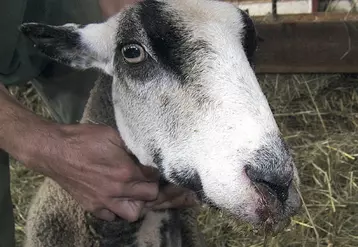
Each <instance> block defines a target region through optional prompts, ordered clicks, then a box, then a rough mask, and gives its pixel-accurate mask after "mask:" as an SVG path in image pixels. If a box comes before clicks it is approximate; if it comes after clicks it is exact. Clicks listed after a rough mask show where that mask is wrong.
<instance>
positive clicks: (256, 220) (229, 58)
mask: <svg viewBox="0 0 358 247" xmlns="http://www.w3.org/2000/svg"><path fill="white" fill-rule="evenodd" d="M21 30H22V32H23V33H25V34H26V35H27V36H29V37H30V38H31V39H32V40H33V41H34V42H35V44H36V45H37V47H38V48H39V49H40V50H41V51H42V52H43V53H44V54H46V55H47V56H49V57H51V58H52V59H54V60H57V61H59V62H62V63H64V64H67V65H69V66H72V67H75V68H79V69H88V68H93V67H95V68H99V69H101V70H102V71H104V72H105V73H107V74H109V75H111V76H112V77H113V84H112V97H113V105H114V110H115V119H116V123H117V126H118V129H119V131H120V133H121V135H122V137H123V139H124V141H125V143H126V145H127V146H128V148H129V149H130V150H131V151H132V152H133V153H134V154H135V155H136V156H137V158H138V159H139V160H140V162H141V163H142V164H144V165H149V166H154V167H157V168H158V169H159V170H160V172H161V174H162V176H163V177H164V178H165V179H166V180H167V181H169V182H172V183H175V184H178V185H182V186H185V187H187V188H190V189H192V190H193V191H195V192H196V193H197V194H198V196H199V197H200V198H201V200H202V201H203V202H206V203H210V204H211V205H213V206H216V207H218V208H221V209H226V210H228V211H230V212H231V213H232V214H233V215H235V216H237V217H239V218H241V219H244V220H247V221H248V222H250V223H253V224H257V225H261V224H263V223H265V224H268V225H270V226H272V227H273V228H274V229H277V228H280V226H281V225H282V223H283V222H286V221H287V219H288V218H289V217H290V216H292V215H293V214H295V213H296V212H297V210H298V209H299V207H300V199H299V196H298V193H297V191H296V189H295V186H294V184H298V177H297V171H296V168H295V165H294V162H293V160H292V156H291V154H290V151H289V149H288V147H287V146H286V144H285V142H284V140H283V139H282V137H281V135H280V131H279V129H278V127H277V125H276V122H275V119H274V117H273V114H272V112H271V110H270V107H269V105H268V102H267V100H266V98H265V96H264V94H263V93H262V91H261V88H260V86H259V84H258V82H257V79H256V76H255V74H254V71H253V64H252V61H253V60H252V58H253V55H254V51H255V49H256V33H255V29H254V26H253V22H252V21H251V19H250V18H249V17H248V16H247V15H246V14H245V13H244V12H243V11H241V10H239V9H237V8H236V7H235V6H234V5H232V4H229V3H226V2H216V1H207V0H182V1H174V0H168V1H159V0H158V1H154V0H152V1H143V2H141V3H138V4H137V5H134V6H132V7H130V8H127V9H125V10H123V11H122V12H120V13H118V14H117V15H116V16H114V17H112V18H110V19H109V20H107V21H106V22H104V23H98V24H90V25H85V26H81V25H76V24H67V25H64V26H56V27H55V26H48V25H43V24H35V23H30V24H24V25H23V26H22V28H21Z"/></svg>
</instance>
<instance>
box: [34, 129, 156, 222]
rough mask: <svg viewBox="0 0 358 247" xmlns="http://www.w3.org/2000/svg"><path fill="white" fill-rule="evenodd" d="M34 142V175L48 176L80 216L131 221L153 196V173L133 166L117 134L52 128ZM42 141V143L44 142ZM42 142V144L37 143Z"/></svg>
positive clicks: (154, 184)
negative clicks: (79, 209)
mask: <svg viewBox="0 0 358 247" xmlns="http://www.w3.org/2000/svg"><path fill="white" fill-rule="evenodd" d="M56 126H58V127H56V128H55V129H54V128H53V127H51V128H52V129H51V130H48V132H49V133H50V136H51V137H50V138H47V140H44V139H39V140H38V144H39V146H38V148H39V149H41V154H40V155H37V157H33V162H37V163H38V164H40V165H41V166H38V167H37V168H38V169H37V170H39V171H40V172H42V173H43V174H45V175H46V176H49V177H51V178H52V179H53V180H55V181H56V182H57V183H58V184H59V185H60V186H61V187H62V188H64V189H65V190H66V191H67V192H68V193H69V194H70V195H71V196H72V197H73V198H74V199H75V200H76V201H77V202H78V203H79V204H80V205H81V206H82V207H83V208H84V209H85V210H86V211H88V212H91V213H93V214H94V215H95V216H96V217H98V218H101V219H104V220H108V221H111V220H114V219H115V215H118V216H119V217H121V218H123V219H126V220H128V221H130V222H131V221H135V220H137V219H138V217H139V216H140V214H141V211H142V209H143V207H144V203H145V202H147V201H153V200H155V199H157V197H158V183H157V181H158V179H159V174H158V172H157V171H156V170H155V169H154V168H151V167H145V166H142V165H140V164H136V163H135V162H134V159H133V158H132V157H131V156H130V155H129V154H128V153H127V152H126V150H125V148H124V143H123V141H122V140H121V138H120V136H119V134H118V133H117V132H116V131H115V130H114V129H112V128H110V127H107V126H102V125H92V124H78V125H69V126H61V125H56ZM44 142H45V143H44ZM40 143H42V144H40Z"/></svg>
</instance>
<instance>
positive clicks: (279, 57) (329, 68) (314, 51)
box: [256, 16, 358, 73]
mask: <svg viewBox="0 0 358 247" xmlns="http://www.w3.org/2000/svg"><path fill="white" fill-rule="evenodd" d="M279 18H281V21H278V22H273V23H260V22H259V23H256V28H257V31H258V35H259V36H260V38H262V39H263V41H262V42H260V43H259V49H258V51H257V53H256V72H257V73H358V21H348V22H342V21H321V22H308V21H301V22H300V21H297V22H295V21H288V22H287V21H282V16H279ZM306 20H307V19H306ZM256 21H257V20H256Z"/></svg>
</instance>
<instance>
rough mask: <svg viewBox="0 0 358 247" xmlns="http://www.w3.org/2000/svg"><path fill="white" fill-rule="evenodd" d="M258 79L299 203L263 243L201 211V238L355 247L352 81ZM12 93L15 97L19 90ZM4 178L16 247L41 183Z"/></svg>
mask: <svg viewBox="0 0 358 247" xmlns="http://www.w3.org/2000/svg"><path fill="white" fill-rule="evenodd" d="M259 79H260V83H261V85H262V87H263V90H264V92H265V94H266V95H267V97H268V100H269V103H270V104H271V107H272V109H273V111H274V113H275V117H276V119H277V122H278V124H279V127H280V128H281V130H282V132H283V134H284V136H285V138H286V140H287V141H288V143H289V144H290V145H291V147H292V149H293V151H294V156H295V160H296V164H297V166H298V168H299V173H300V178H301V181H302V184H303V185H302V186H301V193H302V196H303V198H304V202H305V204H304V207H303V209H302V212H301V214H300V215H299V216H297V217H295V218H294V219H293V221H292V224H291V225H290V227H289V228H288V229H286V231H285V232H284V233H282V234H280V235H278V236H277V237H275V238H271V237H267V238H266V239H265V237H264V236H263V235H261V234H259V233H257V232H254V231H252V230H251V228H250V226H248V225H246V224H240V223H239V222H233V221H232V219H231V218H230V217H228V216H226V215H224V214H222V213H219V212H214V211H212V210H210V209H203V212H202V214H201V215H200V217H199V222H200V224H201V226H202V228H203V232H204V234H205V237H206V239H207V240H208V241H209V243H210V244H211V246H263V245H264V242H266V244H267V246H285V247H286V246H308V247H309V246H329V247H331V246H345V247H349V246H358V161H357V159H358V80H355V79H350V78H344V77H342V76H340V75H310V76H307V75H305V76H302V75H286V76H283V75H271V76H261V77H260V78H259ZM25 91H26V90H25ZM14 93H15V94H16V95H17V96H18V97H19V96H21V95H23V90H22V91H16V90H15V91H14ZM27 94H28V95H27V97H26V98H25V99H24V98H23V101H26V102H27V103H28V105H30V106H31V107H32V108H33V109H34V108H36V109H35V110H37V112H40V113H42V114H45V115H47V113H46V111H44V110H43V108H42V105H41V103H40V102H39V101H38V98H37V97H36V95H35V94H34V93H33V91H31V88H30V91H27ZM33 100H35V101H33ZM47 116H48V115H47ZM11 172H12V181H13V186H12V192H13V198H14V203H15V213H16V233H17V240H18V243H20V242H21V240H22V238H23V225H24V223H25V218H24V217H25V215H26V210H27V205H28V203H29V202H30V200H29V198H30V197H31V196H32V194H33V193H34V190H35V188H36V186H37V185H38V184H39V182H40V181H41V180H42V177H41V176H39V175H36V174H34V173H32V172H29V171H27V170H26V169H24V168H22V167H21V166H16V165H13V166H12V170H11Z"/></svg>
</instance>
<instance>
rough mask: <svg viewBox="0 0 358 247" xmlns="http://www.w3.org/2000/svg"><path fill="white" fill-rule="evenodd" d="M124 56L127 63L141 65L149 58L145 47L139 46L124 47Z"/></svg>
mask: <svg viewBox="0 0 358 247" xmlns="http://www.w3.org/2000/svg"><path fill="white" fill-rule="evenodd" d="M122 55H123V57H124V59H125V60H126V62H127V63H140V62H143V61H144V60H145V59H146V57H147V53H146V52H145V50H144V49H143V47H142V46H140V45H137V44H130V45H126V46H124V47H123V48H122Z"/></svg>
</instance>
